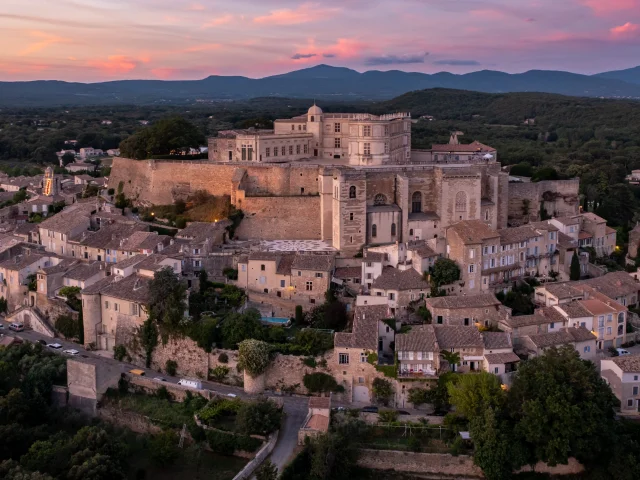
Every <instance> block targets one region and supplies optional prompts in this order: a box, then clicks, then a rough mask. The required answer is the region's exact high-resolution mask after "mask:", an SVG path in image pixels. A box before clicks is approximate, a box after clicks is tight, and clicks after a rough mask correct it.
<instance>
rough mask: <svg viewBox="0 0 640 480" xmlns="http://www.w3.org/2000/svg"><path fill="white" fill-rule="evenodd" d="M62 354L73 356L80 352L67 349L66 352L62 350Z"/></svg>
mask: <svg viewBox="0 0 640 480" xmlns="http://www.w3.org/2000/svg"><path fill="white" fill-rule="evenodd" d="M62 353H66V354H67V355H73V356H75V355H78V354H79V353H80V352H79V351H78V350H75V349H74V348H69V349H67V350H63V351H62Z"/></svg>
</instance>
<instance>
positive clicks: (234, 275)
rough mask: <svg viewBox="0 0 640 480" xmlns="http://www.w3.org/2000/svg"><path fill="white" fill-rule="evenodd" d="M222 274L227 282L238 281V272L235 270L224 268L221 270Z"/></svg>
mask: <svg viewBox="0 0 640 480" xmlns="http://www.w3.org/2000/svg"><path fill="white" fill-rule="evenodd" d="M222 274H223V275H224V276H225V277H227V278H228V279H229V280H237V279H238V270H236V269H235V268H225V269H224V270H222Z"/></svg>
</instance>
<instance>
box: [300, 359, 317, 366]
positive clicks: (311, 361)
mask: <svg viewBox="0 0 640 480" xmlns="http://www.w3.org/2000/svg"><path fill="white" fill-rule="evenodd" d="M302 363H304V364H305V365H306V366H307V367H311V368H316V366H317V365H318V364H317V363H316V359H315V358H313V357H306V358H303V359H302Z"/></svg>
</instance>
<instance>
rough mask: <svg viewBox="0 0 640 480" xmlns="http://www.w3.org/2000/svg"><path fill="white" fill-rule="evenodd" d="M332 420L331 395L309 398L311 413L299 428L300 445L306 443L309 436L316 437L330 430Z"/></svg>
mask: <svg viewBox="0 0 640 480" xmlns="http://www.w3.org/2000/svg"><path fill="white" fill-rule="evenodd" d="M330 421H331V396H329V397H311V398H309V413H307V417H306V418H305V419H304V422H302V427H301V428H300V430H298V445H304V444H305V442H306V439H307V438H310V439H314V438H316V437H318V436H319V435H323V434H325V433H327V432H328V431H329V422H330Z"/></svg>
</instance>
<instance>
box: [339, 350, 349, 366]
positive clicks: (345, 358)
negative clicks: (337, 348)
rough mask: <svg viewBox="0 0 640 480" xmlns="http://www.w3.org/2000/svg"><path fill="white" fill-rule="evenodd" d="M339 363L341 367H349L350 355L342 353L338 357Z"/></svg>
mask: <svg viewBox="0 0 640 480" xmlns="http://www.w3.org/2000/svg"><path fill="white" fill-rule="evenodd" d="M338 363H339V364H340V365H349V354H348V353H341V354H339V355H338Z"/></svg>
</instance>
